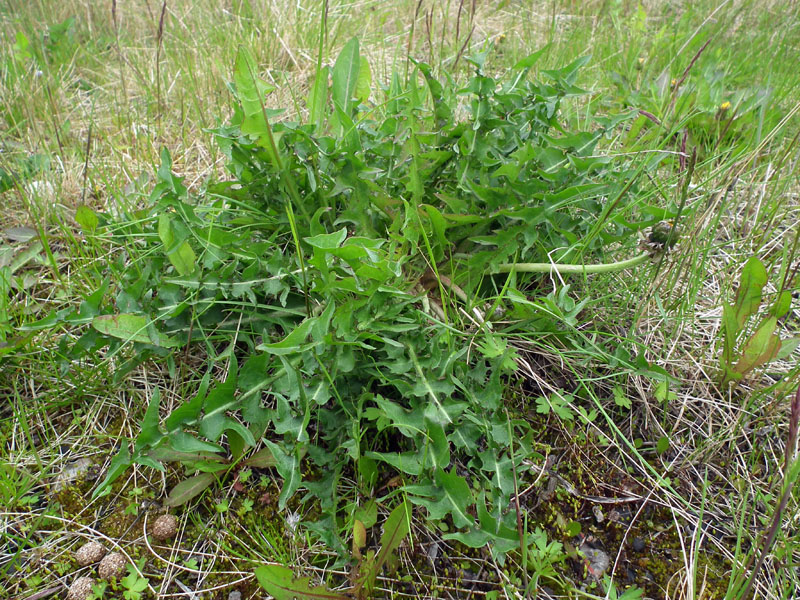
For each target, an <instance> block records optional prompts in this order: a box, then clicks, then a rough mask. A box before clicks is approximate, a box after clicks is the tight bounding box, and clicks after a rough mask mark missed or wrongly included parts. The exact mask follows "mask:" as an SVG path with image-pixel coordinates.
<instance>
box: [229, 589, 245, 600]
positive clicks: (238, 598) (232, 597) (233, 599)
mask: <svg viewBox="0 0 800 600" xmlns="http://www.w3.org/2000/svg"><path fill="white" fill-rule="evenodd" d="M228 600H242V592H239V591H236V590H234V591H232V592H231V593H230V594H228Z"/></svg>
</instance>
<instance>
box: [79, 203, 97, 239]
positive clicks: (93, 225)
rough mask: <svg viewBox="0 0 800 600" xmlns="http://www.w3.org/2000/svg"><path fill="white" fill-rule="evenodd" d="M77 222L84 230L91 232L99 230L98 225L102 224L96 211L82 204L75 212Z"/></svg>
mask: <svg viewBox="0 0 800 600" xmlns="http://www.w3.org/2000/svg"><path fill="white" fill-rule="evenodd" d="M75 221H76V222H77V223H78V225H80V226H81V228H82V229H84V230H85V231H89V232H93V231H94V230H95V229H97V225H98V224H99V222H100V220H99V219H98V218H97V215H96V214H95V213H94V211H93V210H92V209H91V208H89V207H88V206H86V205H85V204H81V205H80V206H79V207H78V208H77V210H76V211H75Z"/></svg>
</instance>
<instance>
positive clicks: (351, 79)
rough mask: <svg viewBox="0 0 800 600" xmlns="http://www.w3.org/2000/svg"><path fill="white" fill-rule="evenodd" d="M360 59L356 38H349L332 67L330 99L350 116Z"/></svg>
mask: <svg viewBox="0 0 800 600" xmlns="http://www.w3.org/2000/svg"><path fill="white" fill-rule="evenodd" d="M360 69H361V59H360V57H359V54H358V38H351V39H350V41H349V42H347V44H345V46H344V48H342V51H341V52H340V53H339V56H338V58H337V59H336V62H335V63H334V65H333V75H332V84H331V98H332V99H333V104H334V106H335V107H337V108H339V109H340V110H341V111H342V112H344V113H345V114H346V115H349V114H350V111H351V109H352V106H353V97H354V96H355V92H356V85H357V83H358V72H359V70H360Z"/></svg>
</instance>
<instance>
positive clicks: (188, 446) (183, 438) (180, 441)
mask: <svg viewBox="0 0 800 600" xmlns="http://www.w3.org/2000/svg"><path fill="white" fill-rule="evenodd" d="M169 445H170V447H171V448H172V449H173V450H175V451H176V452H188V453H194V452H214V453H216V452H223V448H222V446H219V445H217V444H210V443H209V442H204V441H202V440H198V439H197V438H196V437H194V436H193V435H191V434H189V433H186V432H185V431H176V432H175V433H172V434H170V435H169Z"/></svg>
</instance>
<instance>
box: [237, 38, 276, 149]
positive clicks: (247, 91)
mask: <svg viewBox="0 0 800 600" xmlns="http://www.w3.org/2000/svg"><path fill="white" fill-rule="evenodd" d="M257 74H258V68H257V66H256V61H255V59H254V58H253V55H252V54H251V53H250V50H248V49H247V48H245V47H244V46H240V47H239V52H238V54H237V55H236V66H235V68H234V71H233V80H234V82H235V83H236V95H237V97H238V98H239V102H240V103H241V104H242V111H243V112H244V120H243V121H242V126H241V127H242V133H246V134H252V135H254V136H256V138H257V139H258V140H259V143H260V144H261V145H262V146H264V147H267V146H268V144H267V138H266V135H267V132H268V127H269V124H268V123H267V122H266V121H265V116H264V97H265V96H266V95H267V94H268V93H270V92H272V91H274V90H275V86H273V85H271V84H269V83H267V82H265V81H263V80H261V79H259V78H258V77H257Z"/></svg>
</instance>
